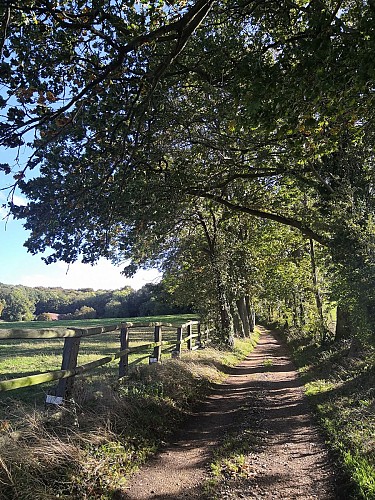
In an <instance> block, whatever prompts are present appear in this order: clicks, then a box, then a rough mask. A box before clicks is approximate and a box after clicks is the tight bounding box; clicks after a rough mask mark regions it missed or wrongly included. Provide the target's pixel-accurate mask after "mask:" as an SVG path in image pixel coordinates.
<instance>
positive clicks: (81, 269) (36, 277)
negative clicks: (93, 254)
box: [0, 149, 160, 290]
mask: <svg viewBox="0 0 375 500" xmlns="http://www.w3.org/2000/svg"><path fill="white" fill-rule="evenodd" d="M7 161H10V156H9V154H8V153H7V152H6V151H4V150H2V149H0V163H6V162H7ZM11 181H12V177H11V176H5V175H4V174H3V173H0V189H1V188H4V187H5V186H7V185H9V183H11ZM18 196H19V194H18ZM6 197H7V191H6V190H5V191H4V190H3V191H0V206H1V205H2V204H3V203H6ZM16 201H17V202H19V201H22V200H21V198H19V199H16ZM5 217H6V210H4V209H2V208H0V263H1V264H0V282H1V283H6V284H9V285H26V286H46V287H63V288H94V289H95V290H98V289H111V290H114V289H118V288H122V287H124V286H127V285H129V286H131V287H132V288H134V289H139V288H141V287H142V286H143V285H144V284H146V283H149V282H156V281H157V280H158V277H159V276H160V275H159V273H158V271H157V270H155V269H149V270H141V271H139V272H138V273H137V274H136V275H135V276H134V277H133V278H125V277H124V276H122V275H121V267H115V266H114V265H112V264H111V263H110V262H109V261H107V260H105V259H102V260H100V261H99V262H98V264H96V265H94V266H91V265H89V264H82V263H80V262H77V263H74V264H72V265H70V266H68V265H67V264H66V263H64V262H58V263H56V264H50V265H48V266H47V265H46V264H45V263H44V262H43V261H42V259H41V256H40V255H31V254H30V253H28V252H27V250H26V248H25V247H24V246H23V243H24V242H25V241H26V239H27V238H28V234H29V233H28V231H26V230H25V229H24V228H23V226H22V223H21V222H20V221H16V220H14V219H6V218H5Z"/></svg>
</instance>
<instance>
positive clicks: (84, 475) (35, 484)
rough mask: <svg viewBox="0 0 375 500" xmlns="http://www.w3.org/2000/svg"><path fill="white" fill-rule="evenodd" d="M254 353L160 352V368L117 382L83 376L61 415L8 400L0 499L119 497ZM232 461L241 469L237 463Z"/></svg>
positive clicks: (243, 349) (0, 451)
mask: <svg viewBox="0 0 375 500" xmlns="http://www.w3.org/2000/svg"><path fill="white" fill-rule="evenodd" d="M91 347H93V346H91ZM107 347H108V346H105V348H107ZM252 347H253V345H252V344H251V343H250V342H249V340H246V341H244V340H240V341H239V342H238V344H237V345H236V348H235V350H234V351H229V350H227V349H213V348H211V347H209V348H206V349H202V350H197V351H193V352H186V353H184V355H183V357H182V358H181V359H171V357H170V355H167V354H166V355H165V360H164V362H163V363H161V364H153V365H148V364H145V365H139V366H138V367H137V368H136V369H134V370H133V371H132V372H131V374H130V376H129V377H128V378H125V379H122V380H120V381H117V380H116V379H115V378H109V377H108V378H107V377H106V376H101V377H91V376H90V377H87V378H86V377H82V378H80V379H78V380H77V382H76V384H75V386H74V390H73V395H72V396H73V399H72V401H71V402H70V403H69V404H68V405H66V406H65V407H63V408H60V409H53V408H52V409H51V408H47V409H46V410H44V409H43V408H39V409H35V408H32V406H28V405H24V404H20V403H19V402H17V401H14V400H13V402H12V401H11V400H9V402H8V405H7V408H6V409H7V417H6V418H5V417H4V416H3V418H2V420H1V419H0V424H1V425H0V498H6V499H7V500H13V499H17V500H34V499H38V498H40V499H41V498H64V499H66V500H68V499H73V498H87V499H90V500H95V499H97V500H99V499H100V500H109V499H113V498H122V494H123V492H124V486H125V483H126V476H127V474H129V473H130V472H131V471H133V470H134V469H135V468H137V467H138V466H139V465H140V464H141V463H143V462H144V461H145V460H146V459H147V457H148V456H149V455H150V454H151V453H153V452H154V451H155V450H156V449H157V448H158V446H160V443H162V442H164V441H166V440H167V439H168V437H169V436H170V435H171V432H172V431H173V430H174V429H175V428H176V426H177V425H179V424H181V422H182V421H183V420H184V419H185V418H186V417H187V415H188V414H189V413H188V412H189V411H191V409H192V408H193V406H194V405H196V403H197V401H199V400H201V399H202V398H204V397H205V396H206V395H207V393H208V391H209V389H210V384H212V383H218V382H220V381H222V380H223V379H224V378H225V377H226V376H227V371H228V366H233V365H235V364H237V363H238V361H239V360H240V359H242V358H243V357H244V356H245V355H246V354H247V353H248V352H249V351H250V350H251V349H252ZM102 368H103V370H102V374H105V373H106V370H108V368H107V367H102ZM15 392H17V393H18V391H15ZM235 461H236V463H237V467H240V461H241V459H240V458H238V459H237V458H236V459H235ZM228 467H232V465H230V464H229V463H228Z"/></svg>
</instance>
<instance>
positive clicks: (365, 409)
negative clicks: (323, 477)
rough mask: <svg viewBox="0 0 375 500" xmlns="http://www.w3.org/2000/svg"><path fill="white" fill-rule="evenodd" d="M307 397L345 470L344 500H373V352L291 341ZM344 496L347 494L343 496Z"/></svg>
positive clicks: (298, 338)
mask: <svg viewBox="0 0 375 500" xmlns="http://www.w3.org/2000/svg"><path fill="white" fill-rule="evenodd" d="M286 338H287V341H288V344H289V347H290V348H291V350H292V353H293V358H294V361H295V363H296V365H297V366H298V368H299V372H300V374H301V377H302V380H303V383H304V384H305V392H306V394H307V396H308V397H309V400H310V402H311V404H312V405H313V407H314V409H315V411H316V414H317V416H318V418H319V420H320V422H321V425H322V427H323V429H324V430H325V432H326V436H327V439H328V442H329V445H330V446H331V448H332V449H333V450H334V451H335V453H336V456H337V459H338V463H339V464H341V467H342V470H343V476H344V480H343V484H342V488H343V492H345V496H343V498H345V500H347V499H348V500H349V499H364V500H373V499H375V346H374V345H367V346H363V347H362V348H361V349H360V350H358V351H356V352H354V353H353V352H352V350H351V349H350V343H349V342H346V341H343V342H340V343H339V342H332V343H331V344H329V345H326V346H324V347H322V346H319V345H317V344H316V343H315V342H314V339H312V338H311V337H307V336H306V335H304V334H303V333H301V332H298V331H293V330H292V331H290V332H289V333H288V334H287V336H286ZM343 494H344V493H343Z"/></svg>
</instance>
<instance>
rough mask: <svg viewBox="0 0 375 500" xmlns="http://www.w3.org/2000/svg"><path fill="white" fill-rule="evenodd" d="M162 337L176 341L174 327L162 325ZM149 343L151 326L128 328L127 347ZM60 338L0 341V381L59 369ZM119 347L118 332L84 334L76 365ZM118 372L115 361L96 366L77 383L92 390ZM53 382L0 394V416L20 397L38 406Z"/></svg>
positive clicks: (180, 319) (167, 319) (83, 323)
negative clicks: (86, 335) (128, 340)
mask: <svg viewBox="0 0 375 500" xmlns="http://www.w3.org/2000/svg"><path fill="white" fill-rule="evenodd" d="M191 319H196V318H195V317H194V316H192V315H181V316H160V317H141V318H109V319H103V320H97V319H96V320H80V321H79V320H71V321H54V322H53V323H52V322H43V321H32V322H18V323H5V322H2V323H0V329H5V328H7V329H8V328H22V329H25V328H46V327H48V328H56V327H64V326H65V327H67V326H72V327H73V326H74V327H78V328H84V327H90V326H95V325H101V326H103V325H110V324H119V323H121V322H131V323H134V324H137V323H138V324H140V323H149V322H163V323H173V324H175V325H179V324H182V323H184V322H186V321H188V320H191ZM163 339H164V340H167V341H174V340H176V329H175V328H166V327H164V328H163ZM150 342H153V328H152V327H151V328H147V329H146V328H136V329H131V330H130V347H135V346H138V345H140V344H144V343H150ZM63 345H64V339H33V340H24V339H22V340H17V339H7V340H0V380H7V379H11V378H17V377H23V376H28V375H35V374H38V373H43V372H48V371H52V370H59V369H60V368H61V361H62V350H63ZM172 349H173V347H171V346H168V347H166V349H164V351H163V352H162V355H164V356H169V357H170V355H171V354H170V351H171V350H172ZM119 350H120V341H119V332H118V331H117V332H109V333H103V334H101V335H96V336H90V337H85V338H82V339H81V345H80V350H79V355H78V365H83V364H85V363H88V362H91V361H95V360H97V359H99V358H102V357H104V356H108V355H111V354H114V353H115V352H117V351H119ZM150 354H151V352H150V348H145V350H144V352H142V353H134V354H130V356H129V362H130V363H132V362H135V361H136V360H137V359H139V358H143V359H141V360H140V362H141V363H142V362H143V363H147V362H148V356H149V355H150ZM117 372H118V360H116V361H112V362H111V363H109V364H107V365H104V366H101V367H98V368H96V369H95V370H94V371H93V372H90V373H88V374H86V375H84V376H82V377H80V382H79V383H80V385H82V387H83V386H85V390H91V391H95V387H96V385H97V383H99V381H100V382H103V380H104V379H106V380H107V382H108V383H113V384H114V383H116V380H117ZM55 388H56V383H52V384H51V383H46V384H41V385H38V386H32V387H28V388H21V389H17V390H14V391H9V392H5V393H0V418H1V415H2V414H3V413H4V411H8V407H9V404H10V402H11V401H12V402H13V403H14V400H20V401H22V402H24V403H28V404H31V405H36V406H39V405H40V404H44V401H45V395H46V394H54V390H55ZM13 403H12V404H13Z"/></svg>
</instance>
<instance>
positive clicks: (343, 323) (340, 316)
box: [335, 305, 353, 340]
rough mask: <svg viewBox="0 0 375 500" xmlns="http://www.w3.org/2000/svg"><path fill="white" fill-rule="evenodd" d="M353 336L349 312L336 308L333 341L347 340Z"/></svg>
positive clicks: (340, 307)
mask: <svg viewBox="0 0 375 500" xmlns="http://www.w3.org/2000/svg"><path fill="white" fill-rule="evenodd" d="M352 336H353V332H352V326H351V322H350V316H349V312H348V311H347V310H345V309H344V308H343V307H342V306H340V305H338V306H337V313H336V331H335V340H348V339H351V338H352Z"/></svg>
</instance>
